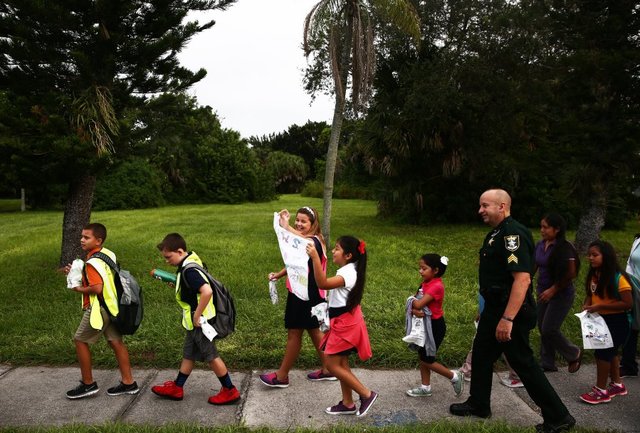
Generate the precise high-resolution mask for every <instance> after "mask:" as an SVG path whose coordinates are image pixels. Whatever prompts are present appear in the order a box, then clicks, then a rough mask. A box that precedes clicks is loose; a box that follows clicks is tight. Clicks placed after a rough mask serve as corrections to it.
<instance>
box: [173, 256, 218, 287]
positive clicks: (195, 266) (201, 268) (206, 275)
mask: <svg viewBox="0 0 640 433" xmlns="http://www.w3.org/2000/svg"><path fill="white" fill-rule="evenodd" d="M188 269H196V270H198V271H200V272H201V273H202V274H203V275H204V279H205V280H207V284H209V285H211V281H209V280H210V276H209V271H207V268H206V267H205V266H200V265H199V264H197V263H195V262H189V263H187V264H186V265H184V266H183V267H182V269H180V279H181V280H182V283H184V285H186V286H187V287H188V288H189V289H191V290H193V287H191V286H189V282H188V281H187V279H186V278H185V276H184V271H186V270H188Z"/></svg>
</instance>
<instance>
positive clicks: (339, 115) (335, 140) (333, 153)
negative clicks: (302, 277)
mask: <svg viewBox="0 0 640 433" xmlns="http://www.w3.org/2000/svg"><path fill="white" fill-rule="evenodd" d="M346 13H347V17H346V18H347V19H346V23H347V26H346V29H345V37H344V40H343V41H342V43H343V46H342V52H341V53H340V60H339V63H338V66H339V75H340V80H341V82H340V83H336V91H335V94H336V103H335V106H334V108H333V120H332V122H331V136H330V137H329V147H328V149H327V159H326V165H325V171H324V188H323V191H322V201H323V202H322V235H323V236H324V241H325V242H326V244H327V245H329V244H330V242H331V208H332V205H333V183H334V177H335V173H336V161H337V160H338V144H339V143H340V133H341V132H342V121H343V120H344V107H345V101H346V98H347V78H348V76H349V65H350V64H351V62H350V61H349V58H350V56H351V38H352V37H353V32H352V28H351V25H352V22H353V16H352V15H350V14H349V12H346ZM338 84H339V85H340V86H342V89H339V88H338Z"/></svg>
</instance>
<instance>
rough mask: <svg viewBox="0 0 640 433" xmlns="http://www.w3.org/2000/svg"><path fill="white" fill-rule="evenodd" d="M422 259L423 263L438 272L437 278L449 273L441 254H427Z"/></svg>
mask: <svg viewBox="0 0 640 433" xmlns="http://www.w3.org/2000/svg"><path fill="white" fill-rule="evenodd" d="M420 259H422V261H423V262H424V263H425V264H426V265H427V266H429V267H430V268H431V269H434V270H435V269H437V270H438V273H437V274H436V277H441V276H443V275H444V273H445V272H446V271H447V265H445V264H444V263H442V257H441V256H440V254H425V255H424V256H422V257H420Z"/></svg>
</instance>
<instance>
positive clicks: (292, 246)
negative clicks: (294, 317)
mask: <svg viewBox="0 0 640 433" xmlns="http://www.w3.org/2000/svg"><path fill="white" fill-rule="evenodd" d="M273 229H274V230H275V232H276V236H277V237H278V245H279V246H280V254H281V255H282V260H283V261H284V266H285V268H287V278H288V280H289V290H291V293H293V294H294V295H296V296H297V297H298V298H300V299H302V300H303V301H308V300H309V288H308V286H309V279H308V274H309V265H308V263H307V262H308V261H309V255H307V244H308V243H309V240H308V239H305V238H303V237H302V236H298V235H295V234H293V233H291V232H290V231H287V230H285V229H283V228H282V227H280V215H279V214H278V212H274V213H273Z"/></svg>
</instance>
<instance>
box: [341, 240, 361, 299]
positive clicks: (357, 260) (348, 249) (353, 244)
mask: <svg viewBox="0 0 640 433" xmlns="http://www.w3.org/2000/svg"><path fill="white" fill-rule="evenodd" d="M336 243H337V244H340V246H341V247H342V250H343V251H344V252H345V254H351V259H350V260H349V262H348V263H353V264H354V265H355V267H356V273H357V275H358V276H357V278H356V283H355V285H354V286H353V288H352V289H351V290H350V291H349V296H348V297H347V305H346V307H347V310H349V311H351V310H353V309H354V308H355V307H357V306H358V305H360V302H361V301H362V294H363V293H364V283H365V279H366V275H367V250H366V244H365V242H364V241H361V240H360V239H358V238H356V237H353V236H341V237H340V238H338V240H337V241H336Z"/></svg>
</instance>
